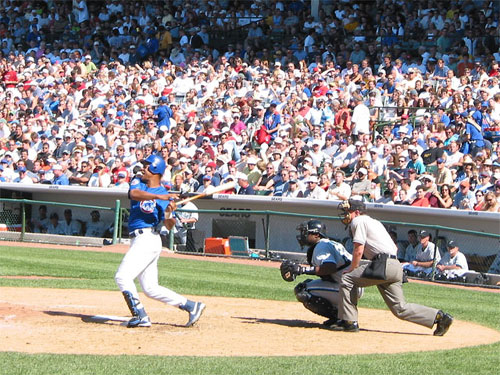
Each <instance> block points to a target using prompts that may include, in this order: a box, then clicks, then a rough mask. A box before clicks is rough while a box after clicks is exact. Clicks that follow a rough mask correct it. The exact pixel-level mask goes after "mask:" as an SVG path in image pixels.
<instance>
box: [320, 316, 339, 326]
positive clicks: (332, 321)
mask: <svg viewBox="0 0 500 375" xmlns="http://www.w3.org/2000/svg"><path fill="white" fill-rule="evenodd" d="M337 322H338V319H337V318H330V319H327V320H325V321H324V322H323V325H324V326H326V327H331V326H333V325H334V324H335V323H337Z"/></svg>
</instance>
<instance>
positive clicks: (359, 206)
mask: <svg viewBox="0 0 500 375" xmlns="http://www.w3.org/2000/svg"><path fill="white" fill-rule="evenodd" d="M348 202H349V209H348V211H356V210H358V211H361V212H364V211H366V204H365V202H363V201H361V200H359V199H352V198H351V199H349V201H348Z"/></svg>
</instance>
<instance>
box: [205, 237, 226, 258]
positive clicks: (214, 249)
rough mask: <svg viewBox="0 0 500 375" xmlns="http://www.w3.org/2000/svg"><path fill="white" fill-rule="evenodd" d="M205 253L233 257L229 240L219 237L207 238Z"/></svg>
mask: <svg viewBox="0 0 500 375" xmlns="http://www.w3.org/2000/svg"><path fill="white" fill-rule="evenodd" d="M205 253H207V254H223V255H231V249H230V247H229V239H227V238H219V237H209V238H205Z"/></svg>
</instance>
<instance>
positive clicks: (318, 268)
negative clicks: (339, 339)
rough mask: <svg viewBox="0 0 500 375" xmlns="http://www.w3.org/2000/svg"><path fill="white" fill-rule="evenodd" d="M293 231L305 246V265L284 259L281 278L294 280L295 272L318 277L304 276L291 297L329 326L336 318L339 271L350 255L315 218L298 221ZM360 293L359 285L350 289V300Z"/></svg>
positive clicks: (347, 263) (355, 299) (357, 297)
mask: <svg viewBox="0 0 500 375" xmlns="http://www.w3.org/2000/svg"><path fill="white" fill-rule="evenodd" d="M297 230H299V231H300V235H298V236H297V240H298V241H299V243H300V244H301V246H303V245H308V246H309V248H308V250H307V262H308V263H309V266H304V265H300V264H296V263H293V262H291V261H289V260H286V261H284V262H283V263H282V264H281V266H280V271H281V277H282V278H283V280H285V281H289V282H291V281H294V280H295V278H296V277H297V275H302V274H306V275H316V276H319V278H318V279H314V280H312V279H307V280H305V281H303V282H301V283H299V284H297V286H296V287H295V289H294V291H295V296H296V297H297V300H299V302H302V304H303V305H304V307H305V308H306V309H308V310H310V311H312V312H313V313H315V314H318V315H321V316H324V317H326V318H328V319H327V320H326V321H324V322H323V324H324V325H325V326H331V325H332V324H334V323H335V322H336V321H337V305H338V303H339V301H340V298H339V281H340V278H341V277H342V271H343V270H344V269H346V268H347V267H349V266H350V264H351V259H352V256H351V254H349V253H348V252H347V250H346V249H345V248H344V246H343V245H342V244H340V243H338V242H335V241H333V240H330V239H328V237H327V236H326V234H325V233H326V228H325V226H324V225H323V224H322V223H321V222H320V221H319V220H309V221H307V222H304V223H301V224H300V225H299V226H298V227H297ZM362 294H363V289H362V288H354V289H353V296H352V299H353V300H354V301H357V300H358V299H359V298H360V297H361V295H362Z"/></svg>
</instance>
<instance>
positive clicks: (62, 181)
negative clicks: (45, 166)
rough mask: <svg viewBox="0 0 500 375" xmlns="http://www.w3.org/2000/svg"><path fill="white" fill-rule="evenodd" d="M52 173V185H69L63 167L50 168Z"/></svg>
mask: <svg viewBox="0 0 500 375" xmlns="http://www.w3.org/2000/svg"><path fill="white" fill-rule="evenodd" d="M52 173H54V179H53V180H52V185H69V179H68V176H66V175H65V174H64V171H63V167H62V166H61V165H54V166H52Z"/></svg>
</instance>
